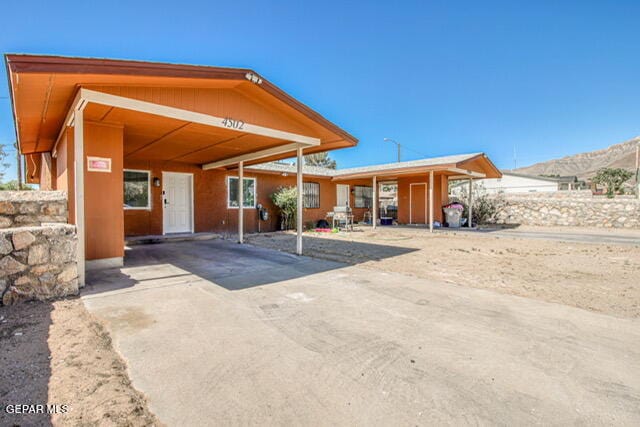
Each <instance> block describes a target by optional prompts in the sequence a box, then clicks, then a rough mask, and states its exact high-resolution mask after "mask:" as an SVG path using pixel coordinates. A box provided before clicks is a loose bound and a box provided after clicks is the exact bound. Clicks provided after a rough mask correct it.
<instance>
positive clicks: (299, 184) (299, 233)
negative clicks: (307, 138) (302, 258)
mask: <svg viewBox="0 0 640 427" xmlns="http://www.w3.org/2000/svg"><path fill="white" fill-rule="evenodd" d="M297 154H298V158H297V161H296V167H297V173H296V185H297V187H298V194H297V196H298V204H297V205H298V206H297V209H298V212H297V215H296V223H297V224H296V254H298V255H302V213H303V209H302V207H303V206H302V204H303V202H304V194H303V192H304V189H303V187H304V185H303V183H302V182H303V181H302V162H303V161H304V160H303V158H302V147H298V153H297Z"/></svg>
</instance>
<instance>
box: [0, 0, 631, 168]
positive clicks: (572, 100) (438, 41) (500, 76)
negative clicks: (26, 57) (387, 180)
mask: <svg viewBox="0 0 640 427" xmlns="http://www.w3.org/2000/svg"><path fill="white" fill-rule="evenodd" d="M92 3H93V2H65V1H60V0H59V1H55V2H51V1H44V2H38V1H29V2H25V1H23V2H19V1H12V2H7V4H4V5H3V23H2V29H0V52H3V53H4V52H26V53H46V54H60V55H72V56H93V57H110V58H124V59H140V60H155V61H167V62H179V63H192V64H203V65H221V66H238V67H250V68H253V69H254V70H256V71H257V72H258V73H260V74H261V75H263V76H264V77H266V78H267V79H269V80H270V81H272V82H273V83H275V84H277V85H278V86H280V87H281V88H282V89H284V90H285V91H287V92H288V93H290V94H291V95H293V96H294V97H296V98H298V99H300V100H301V101H302V102H304V103H306V104H307V105H309V106H310V107H312V108H314V109H315V110H316V111H318V112H320V113H321V114H323V115H324V116H325V117H327V118H328V119H330V120H332V121H334V122H335V123H337V124H338V125H340V126H341V127H343V128H344V129H346V130H347V131H349V132H350V133H352V134H353V135H355V136H356V137H358V138H359V139H360V144H359V145H358V147H357V148H354V149H348V150H342V151H338V152H334V153H333V154H332V155H333V157H334V158H335V159H336V160H337V161H338V165H339V167H350V166H359V165H364V164H372V163H384V162H390V161H394V160H395V146H393V145H392V144H390V143H385V142H383V138H384V137H390V138H394V139H396V140H397V141H400V142H401V143H402V144H404V145H405V146H406V149H405V150H404V153H403V157H404V158H403V160H409V159H414V158H419V157H424V156H437V155H446V154H455V153H464V152H475V151H484V152H486V153H487V154H488V155H489V156H490V157H491V158H492V159H493V160H494V161H495V163H496V164H497V165H498V166H499V167H502V168H510V167H512V166H513V150H514V146H515V147H516V150H517V157H518V165H520V166H521V165H526V164H531V163H534V162H537V161H542V160H546V159H549V158H554V157H558V156H563V155H567V154H572V153H576V152H582V151H589V150H593V149H597V148H604V147H606V146H608V145H610V144H614V143H617V142H621V141H623V140H626V139H628V138H631V137H634V136H636V135H638V134H640V84H639V82H640V55H639V52H640V50H639V46H640V32H639V31H638V30H637V26H638V21H639V20H640V2H638V1H637V0H636V1H621V0H619V1H615V2H613V1H604V0H603V1H587V0H583V1H575V2H574V1H557V0H556V1H504V2H497V1H495V2H491V1H486V2H479V1H458V2H451V1H417V2H409V1H407V2H401V1H399V2H345V1H336V2H333V1H321V2H316V1H309V2H302V1H298V2H292V1H274V2H269V3H267V2H254V1H251V0H243V1H238V2H228V1H225V2H216V1H201V2H195V1H188V0H183V1H179V2H178V1H171V2H163V1H158V0H155V1H139V2H135V1H111V2H109V3H102V5H103V6H104V7H103V8H98V7H94V6H93V5H92ZM1 72H2V75H1V76H0V82H1V83H0V143H4V144H6V143H11V142H12V141H13V140H14V130H13V124H12V118H11V110H10V103H9V100H8V99H7V98H6V96H7V95H8V88H7V85H6V83H5V82H6V76H5V75H4V73H5V70H4V67H2V71H1ZM11 174H12V175H13V174H14V173H13V172H12V173H11Z"/></svg>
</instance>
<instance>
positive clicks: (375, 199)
mask: <svg viewBox="0 0 640 427" xmlns="http://www.w3.org/2000/svg"><path fill="white" fill-rule="evenodd" d="M371 216H372V220H371V225H372V227H373V229H374V230H375V228H376V226H377V225H378V224H377V223H378V177H377V176H375V175H374V176H373V212H372V215H371Z"/></svg>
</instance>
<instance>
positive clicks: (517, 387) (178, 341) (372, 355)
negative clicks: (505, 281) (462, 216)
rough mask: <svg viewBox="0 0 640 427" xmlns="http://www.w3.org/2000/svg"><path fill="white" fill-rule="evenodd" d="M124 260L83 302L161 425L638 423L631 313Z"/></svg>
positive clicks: (186, 257) (225, 255)
mask: <svg viewBox="0 0 640 427" xmlns="http://www.w3.org/2000/svg"><path fill="white" fill-rule="evenodd" d="M434 243H437V244H441V245H442V244H444V243H442V242H439V241H438V240H434ZM361 244H363V245H364V244H365V243H361ZM388 246H389V247H388V248H387V249H386V254H387V256H389V257H392V258H393V257H398V258H401V257H406V256H409V255H411V254H414V253H418V252H419V249H415V248H407V247H406V245H403V247H400V245H397V246H394V245H388ZM371 249H372V248H371ZM489 253H490V252H489ZM465 255H468V254H465ZM483 256H484V257H486V259H488V260H489V259H493V258H489V255H488V254H484V255H483ZM612 256H613V255H612ZM427 261H429V262H433V261H432V260H429V259H427ZM127 264H128V265H127V266H126V268H124V269H122V270H114V271H112V272H111V273H110V274H105V273H102V274H101V275H100V276H97V277H95V278H94V285H92V286H90V287H88V288H85V292H84V294H83V297H82V299H83V302H84V303H85V305H86V306H87V308H88V309H89V311H90V312H92V313H93V314H94V315H95V316H97V317H98V318H100V319H102V320H103V321H104V322H105V324H106V325H107V328H108V329H109V330H110V331H111V334H112V337H113V342H114V345H115V347H116V349H117V350H118V351H119V352H120V353H121V354H122V355H123V356H124V358H125V359H126V361H127V364H128V367H129V373H130V376H131V379H132V381H133V384H134V386H135V387H136V388H137V389H139V390H141V391H142V392H143V393H145V394H146V396H147V397H148V399H149V405H150V409H151V410H152V412H154V413H155V414H156V415H157V416H158V417H159V419H160V420H161V421H163V422H165V423H167V424H169V425H210V424H239V425H300V424H304V425H390V424H392V425H432V424H461V423H464V424H503V425H513V424H520V425H523V424H526V425H529V424H555V425H566V424H586V425H602V424H618V425H638V424H639V423H640V404H639V403H640V321H639V320H637V319H622V318H616V317H612V316H607V315H603V314H598V313H592V312H589V311H585V310H580V309H576V308H573V307H568V306H565V305H559V304H549V303H546V302H542V301H537V300H534V299H527V298H520V297H517V296H512V295H505V294H501V293H497V292H490V291H487V290H481V289H473V288H470V287H467V286H455V285H451V284H446V283H443V282H442V281H437V280H426V279H424V278H419V277H416V276H411V275H403V274H400V273H397V272H389V271H381V270H378V271H374V270H372V269H370V268H369V267H367V268H362V267H360V266H348V265H344V264H339V263H335V262H331V261H324V260H318V259H311V258H307V257H295V256H293V255H289V254H287V253H281V252H277V251H272V250H268V249H261V248H257V247H252V246H250V245H244V246H239V245H237V244H234V243H231V242H227V241H206V242H185V243H173V244H164V245H153V246H146V247H136V248H134V249H133V251H131V252H130V253H129V256H128V261H127Z"/></svg>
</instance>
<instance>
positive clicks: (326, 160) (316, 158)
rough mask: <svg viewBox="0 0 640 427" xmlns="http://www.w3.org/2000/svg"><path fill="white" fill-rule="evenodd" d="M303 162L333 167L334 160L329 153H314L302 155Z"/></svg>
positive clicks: (310, 164) (334, 166)
mask: <svg viewBox="0 0 640 427" xmlns="http://www.w3.org/2000/svg"><path fill="white" fill-rule="evenodd" d="M304 164H305V165H307V166H319V167H322V168H328V169H335V168H336V161H335V160H333V159H332V158H330V157H329V153H327V152H324V153H315V154H307V155H306V156H304Z"/></svg>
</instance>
